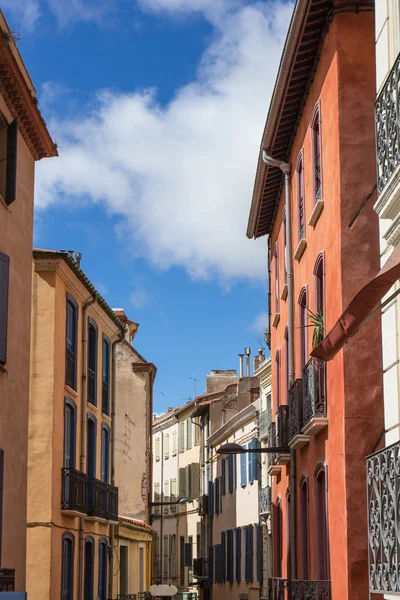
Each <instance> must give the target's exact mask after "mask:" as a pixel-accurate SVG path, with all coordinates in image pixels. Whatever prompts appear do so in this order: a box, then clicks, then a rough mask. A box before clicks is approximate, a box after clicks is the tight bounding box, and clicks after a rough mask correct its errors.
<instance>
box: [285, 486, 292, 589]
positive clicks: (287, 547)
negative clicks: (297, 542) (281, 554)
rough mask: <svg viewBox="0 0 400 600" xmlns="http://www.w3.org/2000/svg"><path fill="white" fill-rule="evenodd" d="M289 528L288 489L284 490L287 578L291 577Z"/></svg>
mask: <svg viewBox="0 0 400 600" xmlns="http://www.w3.org/2000/svg"><path fill="white" fill-rule="evenodd" d="M290 528H291V519H290V490H289V488H288V489H287V490H286V573H287V577H288V578H289V577H290V575H291V569H290V564H291V563H290V559H291V549H290Z"/></svg>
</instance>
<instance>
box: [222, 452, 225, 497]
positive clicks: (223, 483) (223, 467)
mask: <svg viewBox="0 0 400 600" xmlns="http://www.w3.org/2000/svg"><path fill="white" fill-rule="evenodd" d="M221 469H222V477H221V492H222V495H223V496H225V488H226V461H225V459H224V458H223V459H222V462H221Z"/></svg>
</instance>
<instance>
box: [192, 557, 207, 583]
mask: <svg viewBox="0 0 400 600" xmlns="http://www.w3.org/2000/svg"><path fill="white" fill-rule="evenodd" d="M208 563H209V561H208V558H194V559H193V577H196V579H208Z"/></svg>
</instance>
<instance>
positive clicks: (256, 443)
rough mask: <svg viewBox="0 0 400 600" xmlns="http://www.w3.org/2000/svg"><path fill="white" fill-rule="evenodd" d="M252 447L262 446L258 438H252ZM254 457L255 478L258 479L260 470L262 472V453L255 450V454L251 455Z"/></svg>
mask: <svg viewBox="0 0 400 600" xmlns="http://www.w3.org/2000/svg"><path fill="white" fill-rule="evenodd" d="M250 443H251V447H252V448H254V449H257V448H259V447H260V444H259V441H258V439H257V438H255V437H254V438H253V439H252V440H251V442H250ZM250 456H251V457H252V462H253V468H252V470H253V479H256V480H258V479H259V472H260V468H259V463H260V455H259V454H258V453H257V452H255V453H254V454H251V455H250Z"/></svg>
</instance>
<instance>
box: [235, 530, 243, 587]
mask: <svg viewBox="0 0 400 600" xmlns="http://www.w3.org/2000/svg"><path fill="white" fill-rule="evenodd" d="M241 567H242V530H241V528H240V527H238V528H237V529H236V581H240V580H241V577H242V575H241Z"/></svg>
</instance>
